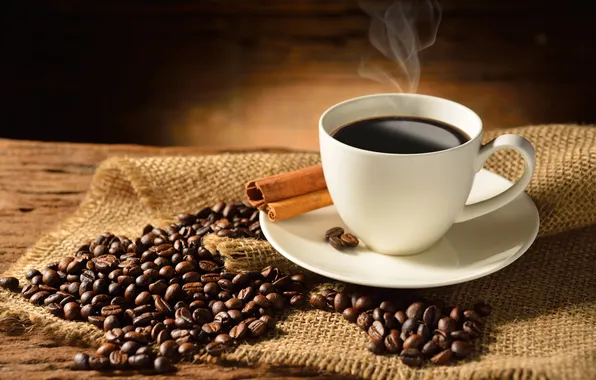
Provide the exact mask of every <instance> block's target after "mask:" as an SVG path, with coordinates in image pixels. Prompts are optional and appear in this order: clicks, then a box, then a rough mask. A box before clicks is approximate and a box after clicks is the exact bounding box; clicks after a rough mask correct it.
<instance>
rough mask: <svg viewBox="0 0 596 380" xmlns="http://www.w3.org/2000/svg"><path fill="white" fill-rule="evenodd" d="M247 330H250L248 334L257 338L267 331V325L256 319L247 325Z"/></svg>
mask: <svg viewBox="0 0 596 380" xmlns="http://www.w3.org/2000/svg"><path fill="white" fill-rule="evenodd" d="M248 329H249V330H250V334H251V335H252V336H254V337H259V336H261V335H263V334H264V333H265V331H267V325H266V324H265V322H263V321H261V320H259V319H257V320H256V321H253V322H251V323H250V324H249V325H248Z"/></svg>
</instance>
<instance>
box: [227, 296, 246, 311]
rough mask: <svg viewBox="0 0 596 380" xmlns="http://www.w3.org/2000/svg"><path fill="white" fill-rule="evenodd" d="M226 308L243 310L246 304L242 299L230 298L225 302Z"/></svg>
mask: <svg viewBox="0 0 596 380" xmlns="http://www.w3.org/2000/svg"><path fill="white" fill-rule="evenodd" d="M225 307H226V308H227V309H242V308H243V307H244V302H242V300H241V299H240V298H230V299H229V300H227V301H226V302H225Z"/></svg>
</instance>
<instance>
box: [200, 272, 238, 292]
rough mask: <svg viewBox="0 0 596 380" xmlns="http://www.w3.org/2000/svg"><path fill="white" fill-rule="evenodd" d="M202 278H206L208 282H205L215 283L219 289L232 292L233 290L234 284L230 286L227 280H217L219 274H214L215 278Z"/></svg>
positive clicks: (230, 281)
mask: <svg viewBox="0 0 596 380" xmlns="http://www.w3.org/2000/svg"><path fill="white" fill-rule="evenodd" d="M203 276H205V277H208V280H207V281H205V282H217V285H218V286H219V288H220V289H223V290H228V291H232V290H234V288H235V287H234V284H232V280H228V279H227V278H219V276H220V275H219V274H216V275H215V276H213V275H212V274H205V275H203ZM203 276H201V278H203ZM216 277H217V278H216Z"/></svg>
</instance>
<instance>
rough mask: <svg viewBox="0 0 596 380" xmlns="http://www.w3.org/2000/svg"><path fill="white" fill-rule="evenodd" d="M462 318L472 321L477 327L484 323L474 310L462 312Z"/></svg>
mask: <svg viewBox="0 0 596 380" xmlns="http://www.w3.org/2000/svg"><path fill="white" fill-rule="evenodd" d="M464 318H465V319H466V320H468V321H472V322H474V323H476V324H477V325H482V324H483V323H484V320H483V319H482V317H481V316H480V315H479V314H478V313H476V312H475V311H474V310H466V311H464Z"/></svg>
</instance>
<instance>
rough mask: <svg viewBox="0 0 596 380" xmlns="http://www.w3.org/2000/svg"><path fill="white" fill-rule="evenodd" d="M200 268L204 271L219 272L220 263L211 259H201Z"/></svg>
mask: <svg viewBox="0 0 596 380" xmlns="http://www.w3.org/2000/svg"><path fill="white" fill-rule="evenodd" d="M199 268H200V269H201V270H202V271H203V272H207V273H209V272H217V270H218V269H219V265H217V263H215V262H213V261H211V260H201V261H199Z"/></svg>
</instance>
